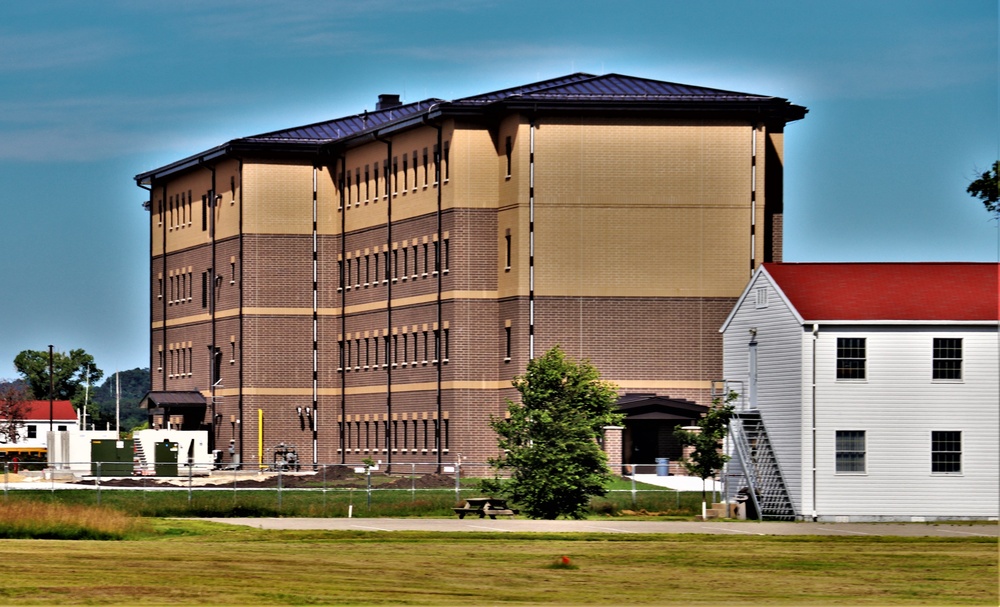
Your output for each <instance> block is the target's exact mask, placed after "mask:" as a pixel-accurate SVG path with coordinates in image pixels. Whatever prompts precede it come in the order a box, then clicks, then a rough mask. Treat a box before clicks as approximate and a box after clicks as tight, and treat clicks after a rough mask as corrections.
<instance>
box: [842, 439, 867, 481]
mask: <svg viewBox="0 0 1000 607" xmlns="http://www.w3.org/2000/svg"><path fill="white" fill-rule="evenodd" d="M836 439H837V444H836V449H837V452H836V469H837V472H846V473H851V472H854V473H859V472H860V473H863V472H864V471H865V431H864V430H837V437H836Z"/></svg>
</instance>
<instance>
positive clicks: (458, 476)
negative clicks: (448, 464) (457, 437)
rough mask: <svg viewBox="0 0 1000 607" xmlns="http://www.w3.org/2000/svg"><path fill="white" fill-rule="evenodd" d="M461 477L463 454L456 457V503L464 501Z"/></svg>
mask: <svg viewBox="0 0 1000 607" xmlns="http://www.w3.org/2000/svg"><path fill="white" fill-rule="evenodd" d="M461 476H462V454H461V453H458V454H457V455H456V456H455V503H458V502H460V501H461V500H462V489H461V485H460V482H461V480H462V479H461Z"/></svg>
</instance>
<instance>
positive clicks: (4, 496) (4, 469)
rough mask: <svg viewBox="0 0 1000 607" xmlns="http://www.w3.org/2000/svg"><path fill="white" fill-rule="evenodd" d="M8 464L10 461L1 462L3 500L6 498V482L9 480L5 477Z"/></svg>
mask: <svg viewBox="0 0 1000 607" xmlns="http://www.w3.org/2000/svg"><path fill="white" fill-rule="evenodd" d="M8 466H10V462H4V463H3V498H4V499H5V500H6V499H7V483H9V482H10V479H9V478H7V474H8V472H9V470H8Z"/></svg>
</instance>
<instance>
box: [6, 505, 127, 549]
mask: <svg viewBox="0 0 1000 607" xmlns="http://www.w3.org/2000/svg"><path fill="white" fill-rule="evenodd" d="M145 528H146V525H145V523H143V522H142V521H141V520H139V519H137V518H135V517H132V516H128V515H126V514H125V513H123V512H121V511H119V510H114V509H112V508H107V507H98V506H86V505H80V504H60V503H54V502H41V501H36V500H14V501H9V502H2V503H0V538H4V539H58V540H121V539H126V538H128V537H130V536H133V535H135V534H137V533H138V532H140V531H143V530H144V529H145Z"/></svg>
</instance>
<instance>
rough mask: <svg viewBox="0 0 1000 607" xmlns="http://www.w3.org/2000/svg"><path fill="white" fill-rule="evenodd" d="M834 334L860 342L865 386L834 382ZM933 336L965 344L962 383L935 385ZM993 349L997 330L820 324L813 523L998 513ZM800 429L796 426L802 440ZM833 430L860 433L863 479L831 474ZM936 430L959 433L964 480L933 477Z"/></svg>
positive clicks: (999, 389)
mask: <svg viewBox="0 0 1000 607" xmlns="http://www.w3.org/2000/svg"><path fill="white" fill-rule="evenodd" d="M837 337H864V338H866V346H867V353H866V356H867V372H866V379H865V380H863V381H857V380H850V381H844V380H840V381H838V380H837V379H836V347H837ZM934 337H961V338H962V339H963V380H962V381H961V382H935V381H932V379H931V360H932V356H931V346H932V341H933V338H934ZM803 344H804V345H805V341H804V342H803ZM997 348H998V340H997V331H996V328H995V327H978V328H977V327H972V328H969V327H934V326H898V327H896V326H884V325H883V326H867V327H863V326H862V327H839V326H825V327H822V328H821V330H820V335H819V340H818V343H817V369H818V376H817V392H816V393H817V400H816V409H817V422H818V435H817V467H818V470H817V475H818V476H817V478H818V482H817V485H818V487H817V499H816V502H817V503H816V507H817V510H818V513H819V515H820V517H821V518H824V519H835V518H836V517H850V518H852V519H863V518H906V517H928V518H938V517H942V518H943V517H996V516H997V514H998V512H997V511H998V508H1000V505H998V496H997V488H998V483H1000V478H998V460H1000V454H998V444H1000V433H998V426H1000V416H998V411H1000V385H998V374H1000V372H998V369H1000V367H998V358H997ZM806 393H807V391H804V392H803V394H806ZM807 430H808V428H807V427H806V425H803V434H804V438H806V439H807V440H808V436H807V435H806V432H807ZM837 430H864V431H865V432H866V442H867V444H866V450H867V456H866V467H867V469H866V472H865V473H864V474H860V475H858V474H837V473H836V471H835V461H834V456H835V453H834V449H835V444H834V440H835V434H836V431H837ZM934 430H951V431H961V432H962V473H961V474H957V475H938V474H931V468H930V458H931V447H930V437H931V432H932V431H934ZM803 471H805V469H803Z"/></svg>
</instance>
